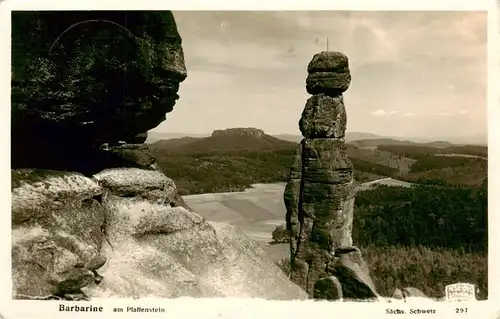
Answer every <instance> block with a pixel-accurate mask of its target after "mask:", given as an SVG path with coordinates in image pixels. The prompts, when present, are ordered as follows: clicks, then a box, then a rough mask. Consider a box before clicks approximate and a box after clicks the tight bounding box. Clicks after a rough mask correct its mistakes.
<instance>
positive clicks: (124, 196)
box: [12, 11, 307, 300]
mask: <svg viewBox="0 0 500 319" xmlns="http://www.w3.org/2000/svg"><path fill="white" fill-rule="evenodd" d="M125 22H126V23H125ZM33 25H38V26H40V27H39V28H35V29H33V28H32V26H33ZM13 68H14V72H13V80H12V81H13V83H12V85H13V90H12V123H13V124H12V168H13V170H12V280H13V292H12V293H13V297H14V298H19V299H71V300H81V299H89V298H92V297H145V296H149V297H166V298H173V297H180V296H193V297H223V296H233V297H260V298H267V299H304V298H307V294H306V293H305V292H304V291H303V290H301V289H300V288H299V287H298V286H296V285H295V284H293V283H292V282H291V281H290V280H289V279H288V278H287V277H286V276H285V275H284V274H283V273H282V272H281V270H280V269H279V268H277V267H276V266H275V265H274V264H273V263H271V262H269V261H268V260H266V258H265V256H264V252H263V251H262V250H261V249H260V248H259V247H258V246H257V244H256V243H255V242H254V241H252V240H250V239H248V238H247V237H245V236H244V235H243V234H242V233H241V232H239V231H238V230H237V229H235V228H234V227H232V226H229V225H227V224H223V223H209V222H207V221H206V220H205V219H203V218H202V217H201V216H199V215H198V214H197V213H196V212H194V211H192V210H191V209H190V208H189V207H187V205H186V204H185V203H184V202H183V200H182V198H180V196H178V194H177V191H176V187H175V184H174V183H173V182H172V180H170V179H169V178H168V177H167V176H165V175H163V174H162V173H160V172H158V171H156V164H155V160H154V157H153V156H151V153H150V152H149V148H148V146H147V145H145V144H143V142H144V140H145V139H146V136H147V135H146V134H145V132H146V131H147V130H148V129H150V128H152V127H155V126H156V125H158V124H159V123H160V122H161V121H163V120H164V119H165V113H168V112H170V111H172V109H173V106H174V104H175V101H176V99H177V98H178V95H177V90H178V88H179V83H180V82H182V81H183V80H184V79H185V78H186V76H187V72H186V69H185V65H184V57H183V53H182V47H181V38H180V36H179V34H178V32H177V27H176V24H175V21H174V18H173V16H172V14H171V13H170V12H148V11H143V12H125V11H122V12H99V11H85V12H77V11H74V12H36V13H34V12H18V13H15V14H14V15H13ZM125 75H126V76H127V77H126V80H123V79H124V78H125V77H124V76H125Z"/></svg>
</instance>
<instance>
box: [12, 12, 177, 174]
mask: <svg viewBox="0 0 500 319" xmlns="http://www.w3.org/2000/svg"><path fill="white" fill-rule="evenodd" d="M33 26H36V27H33ZM12 68H13V72H12V167H13V168H33V167H37V168H45V169H58V170H67V171H78V172H82V173H84V174H86V175H89V176H90V175H92V174H95V173H97V172H99V171H101V170H102V169H104V168H106V167H120V166H129V165H130V164H129V162H130V160H129V158H130V156H131V154H130V153H131V151H130V148H129V149H124V148H123V147H121V148H116V149H114V150H113V151H112V152H109V151H107V150H105V151H103V150H102V149H103V147H102V145H103V144H105V143H107V144H108V146H109V147H115V146H118V145H119V142H120V141H124V142H126V143H130V144H141V143H144V141H145V139H146V137H147V134H146V132H147V131H148V130H149V129H152V128H154V127H156V126H157V125H158V124H160V123H161V122H162V121H163V120H165V114H166V113H168V112H170V111H172V109H173V106H174V104H175V102H176V100H177V99H178V95H177V91H178V89H179V83H180V82H182V81H183V80H184V79H185V78H186V75H187V73H186V68H185V65H184V56H183V51H182V47H181V38H180V36H179V34H178V32H177V27H176V24H175V21H174V17H173V15H172V13H171V12H169V11H164V12H153V11H81V12H80V11H68V12H66V11H65V12H62V11H61V12H59V11H47V12H28V11H26V12H24V11H23V12H21V11H19V12H15V13H14V14H13V15H12ZM104 148H106V147H104ZM137 152H140V151H138V150H136V153H137ZM117 153H122V155H124V156H125V157H126V159H125V160H121V156H117ZM124 153H126V154H124ZM118 155H120V154H118ZM132 157H135V158H137V157H141V155H132ZM142 157H143V158H141V159H139V160H138V162H139V163H140V164H139V166H141V165H142V166H141V167H143V166H148V165H149V163H148V161H149V159H147V157H148V156H147V155H146V156H142ZM132 166H133V167H137V166H136V165H135V164H133V165H132Z"/></svg>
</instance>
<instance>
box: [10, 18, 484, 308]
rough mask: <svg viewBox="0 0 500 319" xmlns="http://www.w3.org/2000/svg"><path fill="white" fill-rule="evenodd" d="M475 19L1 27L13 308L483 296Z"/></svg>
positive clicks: (84, 21)
mask: <svg viewBox="0 0 500 319" xmlns="http://www.w3.org/2000/svg"><path fill="white" fill-rule="evenodd" d="M487 17H488V13H487V12H486V11H345V10H338V11H331V10H324V11H175V10H174V11H127V10H122V11H96V10H89V11H69V10H68V11H12V13H11V48H10V50H11V94H10V99H11V110H10V112H11V113H10V114H11V119H10V134H11V137H10V141H11V145H10V165H11V195H10V201H11V264H12V273H11V277H12V299H16V300H59V301H61V302H62V301H92V300H102V299H106V298H134V299H139V298H181V297H195V298H220V297H223V298H224V297H225V298H233V297H236V298H260V299H266V300H289V301H292V300H297V301H300V300H321V301H331V302H393V303H397V302H406V301H407V300H410V299H412V298H413V299H422V300H425V301H429V302H431V301H436V302H440V301H469V302H470V301H484V300H487V299H488V125H487V122H488V117H487V83H488V78H487V73H488V63H487V61H488V60H487V52H488V50H487V49H488V41H487V30H488V24H487V22H488V18H487ZM78 304H81V305H87V303H75V304H71V305H78ZM61 305H63V304H61ZM67 305H69V304H67ZM62 307H63V308H64V307H65V306H64V305H63V306H62ZM68 307H69V306H68ZM82 307H83V306H82ZM417 308H418V307H417ZM144 309H145V310H140V311H139V310H137V309H136V310H137V312H158V311H156V310H154V309H147V308H144ZM457 309H458V308H457ZM465 309H466V310H467V308H465ZM136 310H134V309H132V310H130V311H129V310H128V309H127V310H126V311H127V312H136ZM417 310H418V311H420V312H415V313H417V314H420V313H422V314H428V313H429V314H430V313H431V312H428V311H430V310H428V309H424V307H422V309H417ZM417 310H415V311H417ZM387 311H388V312H387V314H398V312H397V309H395V310H392V309H387ZM392 311H393V312H392ZM426 311H427V312H426Z"/></svg>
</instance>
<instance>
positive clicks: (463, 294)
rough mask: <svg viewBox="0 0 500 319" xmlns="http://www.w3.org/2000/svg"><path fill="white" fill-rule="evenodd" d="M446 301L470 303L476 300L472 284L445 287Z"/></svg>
mask: <svg viewBox="0 0 500 319" xmlns="http://www.w3.org/2000/svg"><path fill="white" fill-rule="evenodd" d="M445 296H446V297H445V299H446V301H472V300H476V290H475V287H474V285H473V284H468V283H462V282H459V283H456V284H451V285H448V286H446V288H445Z"/></svg>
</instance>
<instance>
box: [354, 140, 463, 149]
mask: <svg viewBox="0 0 500 319" xmlns="http://www.w3.org/2000/svg"><path fill="white" fill-rule="evenodd" d="M348 143H350V144H353V145H356V146H357V147H359V148H372V147H378V146H380V145H415V146H427V147H436V148H444V147H451V146H454V145H455V144H453V143H450V142H446V141H434V142H427V143H417V142H412V141H409V140H397V139H393V138H371V139H362V140H353V141H350V142H348Z"/></svg>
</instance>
